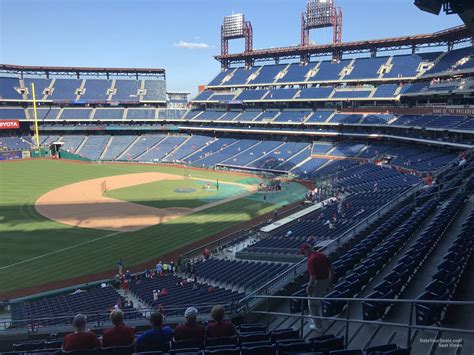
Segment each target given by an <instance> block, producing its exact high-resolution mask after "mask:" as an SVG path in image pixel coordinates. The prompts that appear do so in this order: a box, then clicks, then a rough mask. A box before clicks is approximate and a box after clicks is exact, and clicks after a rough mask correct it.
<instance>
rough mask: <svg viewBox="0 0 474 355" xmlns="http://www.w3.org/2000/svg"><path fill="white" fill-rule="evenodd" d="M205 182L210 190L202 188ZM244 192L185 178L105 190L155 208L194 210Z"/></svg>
mask: <svg viewBox="0 0 474 355" xmlns="http://www.w3.org/2000/svg"><path fill="white" fill-rule="evenodd" d="M208 183H209V186H210V188H209V189H207V188H205V187H206V185H207V184H208ZM177 189H190V190H192V191H189V192H176V190H177ZM246 191H247V190H246V189H245V187H243V186H237V185H230V184H226V183H223V182H221V183H220V184H219V190H217V188H216V183H215V182H213V183H210V182H208V181H204V180H191V179H184V180H162V181H154V182H150V183H146V184H140V185H135V186H129V187H124V188H121V189H115V190H110V191H107V193H106V194H105V196H107V197H111V198H115V199H117V200H122V201H129V202H134V203H138V204H142V205H146V206H151V207H155V208H169V207H186V208H196V207H200V206H203V205H206V204H208V203H210V202H215V201H219V200H222V199H225V198H229V197H235V196H238V195H239V194H242V193H244V192H246Z"/></svg>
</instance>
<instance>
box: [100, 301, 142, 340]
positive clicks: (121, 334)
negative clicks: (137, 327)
mask: <svg viewBox="0 0 474 355" xmlns="http://www.w3.org/2000/svg"><path fill="white" fill-rule="evenodd" d="M110 321H111V322H112V324H113V325H114V326H113V328H110V329H107V330H106V331H104V335H103V336H102V346H103V347H104V348H108V347H111V346H126V345H132V344H133V340H134V338H135V334H134V332H133V329H132V328H130V327H127V326H126V325H125V324H124V323H123V312H122V311H121V310H120V309H115V310H113V311H112V312H111V313H110Z"/></svg>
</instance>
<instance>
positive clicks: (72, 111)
mask: <svg viewBox="0 0 474 355" xmlns="http://www.w3.org/2000/svg"><path fill="white" fill-rule="evenodd" d="M91 113H92V109H90V108H65V109H64V110H63V112H62V113H61V116H60V117H59V119H60V120H88V119H89V117H90V115H91Z"/></svg>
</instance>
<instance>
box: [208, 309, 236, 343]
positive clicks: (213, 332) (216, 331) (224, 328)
mask: <svg viewBox="0 0 474 355" xmlns="http://www.w3.org/2000/svg"><path fill="white" fill-rule="evenodd" d="M211 317H212V319H214V321H215V323H209V324H208V326H207V337H208V338H219V337H230V336H232V335H235V328H234V326H233V324H232V323H230V322H224V307H222V306H221V305H216V306H214V307H212V310H211Z"/></svg>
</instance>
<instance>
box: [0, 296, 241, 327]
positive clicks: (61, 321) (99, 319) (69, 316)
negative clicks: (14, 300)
mask: <svg viewBox="0 0 474 355" xmlns="http://www.w3.org/2000/svg"><path fill="white" fill-rule="evenodd" d="M214 305H215V304H214V303H213V304H209V303H203V304H193V307H196V308H197V309H198V310H199V313H200V314H201V317H202V316H206V315H208V314H209V313H210V311H211V309H212V307H213V306H214ZM221 305H222V306H223V307H224V309H225V310H226V311H233V310H234V309H235V304H234V303H223V304H221ZM188 307H189V305H169V306H165V307H164V308H163V310H162V311H163V316H164V317H165V319H168V320H169V319H170V318H171V319H176V321H179V320H182V318H183V314H184V311H185V310H186V309H187V308H188ZM122 311H123V313H124V318H125V320H127V321H130V320H145V319H147V318H148V317H149V316H150V315H151V313H153V312H156V311H159V310H157V309H154V308H148V307H146V308H137V309H135V308H133V309H124V310H122ZM77 313H78V312H76V313H74V312H66V313H59V314H55V315H54V316H39V317H35V316H30V317H27V318H19V319H14V318H13V319H0V334H1V332H5V331H9V330H16V331H18V330H20V331H21V330H24V331H26V332H29V333H33V332H37V331H39V330H41V329H43V328H48V329H49V328H50V327H64V326H66V325H69V324H71V322H72V320H73V318H74V316H75V315H76V314H77ZM83 314H84V315H85V316H86V317H87V320H88V326H89V327H93V328H100V327H103V326H104V325H106V323H108V322H109V316H110V311H104V310H97V311H88V312H84V313H83Z"/></svg>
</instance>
